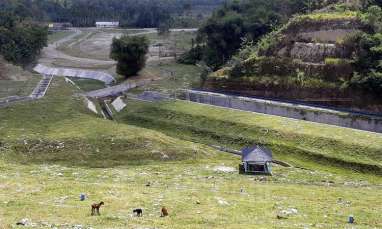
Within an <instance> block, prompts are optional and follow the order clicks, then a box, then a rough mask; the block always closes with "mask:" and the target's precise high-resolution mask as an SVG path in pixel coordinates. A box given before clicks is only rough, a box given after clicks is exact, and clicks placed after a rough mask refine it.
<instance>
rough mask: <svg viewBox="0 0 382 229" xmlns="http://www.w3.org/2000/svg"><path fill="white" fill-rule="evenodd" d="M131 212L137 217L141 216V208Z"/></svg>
mask: <svg viewBox="0 0 382 229" xmlns="http://www.w3.org/2000/svg"><path fill="white" fill-rule="evenodd" d="M133 213H135V214H136V215H137V216H138V217H141V216H143V210H142V209H141V208H137V209H134V210H133Z"/></svg>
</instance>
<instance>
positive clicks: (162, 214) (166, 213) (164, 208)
mask: <svg viewBox="0 0 382 229" xmlns="http://www.w3.org/2000/svg"><path fill="white" fill-rule="evenodd" d="M166 216H168V211H167V208H166V207H162V210H161V214H160V217H166Z"/></svg>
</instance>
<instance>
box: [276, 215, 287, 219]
mask: <svg viewBox="0 0 382 229" xmlns="http://www.w3.org/2000/svg"><path fill="white" fill-rule="evenodd" d="M277 219H288V217H286V216H282V215H279V214H277Z"/></svg>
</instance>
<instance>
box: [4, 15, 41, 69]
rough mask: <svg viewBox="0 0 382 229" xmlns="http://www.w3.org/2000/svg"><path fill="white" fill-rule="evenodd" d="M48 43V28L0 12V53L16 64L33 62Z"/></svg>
mask: <svg viewBox="0 0 382 229" xmlns="http://www.w3.org/2000/svg"><path fill="white" fill-rule="evenodd" d="M46 44H47V28H45V27H43V26H40V25H38V24H36V23H33V22H30V21H25V20H23V19H22V18H20V17H16V16H15V15H13V14H11V13H6V12H0V54H1V55H2V56H4V58H5V59H6V60H7V61H10V62H12V63H14V64H21V65H26V64H28V63H30V62H32V61H33V60H34V59H35V58H36V57H37V55H39V53H40V51H41V49H42V48H43V47H44V46H46Z"/></svg>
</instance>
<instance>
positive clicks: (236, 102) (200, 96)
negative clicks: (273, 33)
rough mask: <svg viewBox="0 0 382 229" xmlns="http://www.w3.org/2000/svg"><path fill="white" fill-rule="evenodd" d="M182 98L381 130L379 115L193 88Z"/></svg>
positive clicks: (370, 129)
mask: <svg viewBox="0 0 382 229" xmlns="http://www.w3.org/2000/svg"><path fill="white" fill-rule="evenodd" d="M181 98H182V99H185V100H189V101H192V102H197V103H204V104H210V105H214V106H220V107H228V108H233V109H238V110H243V111H252V112H258V113H264V114H270V115H277V116H282V117H288V118H294V119H301V120H306V121H311V122H318V123H325V124H330V125H336V126H342V127H349V128H353V129H360V130H366V131H372V132H377V133H382V117H380V116H373V115H364V114H359V113H348V112H341V111H336V110H330V109H324V108H318V107H310V106H304V105H298V104H293V103H284V102H277V101H270V100H263V99H255V98H248V97H240V96H228V95H224V94H219V93H211V92H201V91H193V90H185V91H182V92H181ZM355 140H356V139H355Z"/></svg>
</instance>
